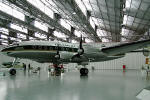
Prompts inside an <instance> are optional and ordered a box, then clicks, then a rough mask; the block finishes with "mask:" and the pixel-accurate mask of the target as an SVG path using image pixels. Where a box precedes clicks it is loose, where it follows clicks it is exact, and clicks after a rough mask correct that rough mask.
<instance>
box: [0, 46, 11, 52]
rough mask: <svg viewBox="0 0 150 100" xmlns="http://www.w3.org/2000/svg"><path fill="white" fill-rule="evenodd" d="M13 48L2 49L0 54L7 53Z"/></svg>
mask: <svg viewBox="0 0 150 100" xmlns="http://www.w3.org/2000/svg"><path fill="white" fill-rule="evenodd" d="M13 49H14V48H13V47H8V48H4V49H2V50H1V52H9V51H10V50H13Z"/></svg>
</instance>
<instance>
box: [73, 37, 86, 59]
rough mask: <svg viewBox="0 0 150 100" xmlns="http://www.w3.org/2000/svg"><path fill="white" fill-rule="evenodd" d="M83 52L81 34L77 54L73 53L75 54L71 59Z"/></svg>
mask: <svg viewBox="0 0 150 100" xmlns="http://www.w3.org/2000/svg"><path fill="white" fill-rule="evenodd" d="M83 54H84V49H83V45H82V35H81V38H80V43H79V48H78V51H77V54H75V55H74V56H73V57H72V59H73V58H75V57H78V58H80V56H81V55H83Z"/></svg>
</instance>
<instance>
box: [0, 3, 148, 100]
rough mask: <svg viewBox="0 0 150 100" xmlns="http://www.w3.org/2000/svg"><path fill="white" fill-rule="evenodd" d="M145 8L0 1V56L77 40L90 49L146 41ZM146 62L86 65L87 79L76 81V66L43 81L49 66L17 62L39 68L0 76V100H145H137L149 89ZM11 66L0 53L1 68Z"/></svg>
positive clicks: (131, 56) (134, 58) (130, 57)
mask: <svg viewBox="0 0 150 100" xmlns="http://www.w3.org/2000/svg"><path fill="white" fill-rule="evenodd" d="M149 8H150V0H0V50H1V49H3V48H5V47H7V46H10V45H11V44H15V43H18V42H24V41H58V42H68V43H79V42H80V37H81V35H82V37H83V42H84V43H89V44H91V45H94V46H95V47H98V46H99V44H101V43H103V44H106V45H111V46H113V45H116V44H119V43H126V42H133V41H139V40H145V39H150V38H149V37H150V34H149V32H150V29H149V26H150V9H149ZM127 49H128V48H127ZM145 58H146V57H145V56H144V55H143V53H142V52H132V53H126V56H125V57H123V58H120V59H115V60H110V61H103V62H94V63H92V62H91V63H90V64H89V65H87V67H88V69H90V70H89V76H88V77H86V78H85V77H82V78H81V77H80V76H79V72H78V71H77V69H76V67H77V66H78V65H77V64H65V65H64V66H65V67H66V68H67V69H69V70H70V71H68V72H66V73H64V75H63V76H61V77H52V76H48V75H47V67H48V66H49V63H38V62H35V61H32V60H28V59H21V60H20V62H21V63H20V65H21V64H22V63H25V64H27V65H28V64H31V66H33V67H34V68H37V67H40V68H41V73H40V74H33V73H32V74H29V73H28V72H26V73H24V72H23V71H22V70H19V71H17V74H18V75H16V76H9V75H7V74H6V76H0V100H26V98H27V99H28V100H41V99H43V98H44V100H49V99H50V98H51V99H52V100H59V99H61V100H71V99H72V100H91V99H93V100H112V98H113V99H114V100H149V98H148V99H137V98H136V96H137V95H138V93H140V91H142V89H144V88H145V87H148V86H149V83H150V81H149V79H150V78H149V77H150V76H149V75H148V76H147V75H146V72H141V68H142V66H145ZM147 58H149V56H148V57H147ZM12 61H13V58H12V57H8V56H5V55H3V54H2V53H0V65H1V66H2V63H3V62H12ZM123 65H125V66H126V69H127V70H125V71H124V70H122V69H123V68H122V67H123ZM93 66H94V68H95V69H96V70H95V71H92V67H93ZM79 67H80V66H79ZM2 71H3V68H0V72H2ZM0 75H1V74H0ZM41 87H42V88H41ZM40 90H41V91H42V92H43V93H41V92H40ZM48 93H49V94H48ZM141 97H142V96H141ZM149 97H150V96H149Z"/></svg>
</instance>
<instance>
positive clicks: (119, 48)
mask: <svg viewBox="0 0 150 100" xmlns="http://www.w3.org/2000/svg"><path fill="white" fill-rule="evenodd" d="M148 44H150V39H148V40H142V41H136V42H131V43H124V44H119V45H115V46H110V47H105V48H102V52H104V53H106V54H108V55H117V54H122V53H127V52H130V51H132V50H136V49H139V48H143V47H145V46H147V45H148Z"/></svg>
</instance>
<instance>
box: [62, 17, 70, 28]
mask: <svg viewBox="0 0 150 100" xmlns="http://www.w3.org/2000/svg"><path fill="white" fill-rule="evenodd" d="M60 24H61V25H62V26H63V27H64V28H66V29H67V30H70V29H71V26H70V25H69V24H68V23H67V20H64V19H60Z"/></svg>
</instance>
